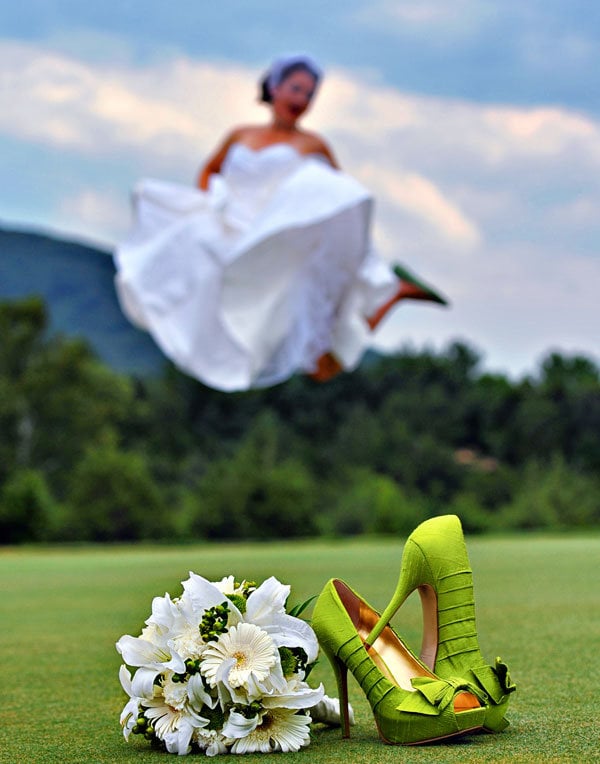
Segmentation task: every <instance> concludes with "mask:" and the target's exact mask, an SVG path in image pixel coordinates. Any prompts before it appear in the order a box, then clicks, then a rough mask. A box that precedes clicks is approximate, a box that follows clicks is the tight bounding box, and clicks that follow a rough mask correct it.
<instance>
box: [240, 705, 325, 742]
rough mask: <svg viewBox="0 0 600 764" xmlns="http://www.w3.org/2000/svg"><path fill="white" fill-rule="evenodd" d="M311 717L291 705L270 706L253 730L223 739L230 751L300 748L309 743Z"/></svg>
mask: <svg viewBox="0 0 600 764" xmlns="http://www.w3.org/2000/svg"><path fill="white" fill-rule="evenodd" d="M310 721H311V719H310V716H307V715H306V714H303V713H297V712H296V711H295V710H293V709H290V708H270V709H268V710H267V711H266V712H265V713H264V714H263V716H262V719H261V722H260V724H258V725H257V726H256V727H255V729H254V730H252V732H250V733H249V734H247V735H245V736H244V737H241V738H237V739H235V740H234V739H232V738H229V739H227V740H226V742H227V744H228V745H231V752H232V753H254V752H260V753H271V752H272V751H283V753H289V752H292V751H299V750H300V748H302V747H303V746H305V745H308V744H309V742H310V727H309V725H310Z"/></svg>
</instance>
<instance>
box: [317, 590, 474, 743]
mask: <svg viewBox="0 0 600 764" xmlns="http://www.w3.org/2000/svg"><path fill="white" fill-rule="evenodd" d="M378 618H379V614H378V613H376V612H375V611H374V610H373V609H372V608H371V607H370V606H369V605H368V604H367V603H366V602H365V601H364V600H363V599H361V598H360V597H359V596H358V594H356V593H355V592H353V591H352V589H350V587H349V586H347V584H345V583H344V582H343V581H340V580H339V579H332V580H331V581H329V582H328V583H327V584H326V585H325V588H324V589H323V591H322V592H321V594H320V596H319V598H318V600H317V603H316V605H315V609H314V612H313V617H312V627H313V629H314V631H315V633H316V635H317V638H318V640H319V644H320V645H321V648H322V649H323V652H324V653H325V654H326V655H327V657H328V658H329V660H330V662H331V665H332V667H333V671H334V673H335V676H336V680H337V685H338V692H339V696H340V711H341V714H342V735H343V737H350V725H349V721H348V685H347V674H348V670H350V671H351V673H352V674H353V675H354V678H355V679H356V680H357V682H358V683H359V684H360V686H361V688H362V690H363V692H364V693H365V695H366V697H367V700H368V701H369V704H370V706H371V709H372V710H373V716H374V717H375V723H376V725H377V729H378V731H379V735H380V737H381V739H382V740H383V741H384V742H385V743H390V744H395V745H416V744H418V743H429V742H433V741H434V740H443V739H445V738H451V737H456V736H458V735H464V734H465V733H467V732H476V731H479V730H480V729H481V728H482V726H483V723H484V720H485V717H486V714H487V708H486V706H485V704H484V701H483V700H482V699H483V697H484V694H483V692H482V691H481V690H480V689H479V687H478V686H477V685H476V684H475V683H471V682H467V681H466V680H464V679H460V678H456V677H452V678H448V679H441V678H440V677H438V676H436V675H435V674H434V673H433V672H431V671H430V670H429V669H428V668H427V667H426V666H425V665H424V664H423V663H422V662H421V661H420V660H419V659H418V658H416V657H415V656H414V655H413V654H412V653H411V652H410V650H409V649H408V648H407V647H406V645H405V644H404V643H403V642H402V640H401V639H400V638H399V637H398V636H397V635H396V634H395V632H394V631H393V630H392V629H391V628H390V627H389V626H386V627H385V628H384V629H382V630H381V633H380V635H379V636H378V637H377V639H375V640H374V641H373V644H372V646H371V647H369V648H368V649H367V647H366V646H365V643H364V639H365V637H366V636H367V634H369V632H370V631H371V630H372V628H373V626H374V625H375V623H376V622H377V620H378Z"/></svg>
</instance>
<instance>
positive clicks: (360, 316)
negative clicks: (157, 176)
mask: <svg viewBox="0 0 600 764" xmlns="http://www.w3.org/2000/svg"><path fill="white" fill-rule="evenodd" d="M321 77H322V75H321V71H320V69H319V67H318V66H317V65H316V64H315V62H314V61H312V59H310V58H309V57H307V56H288V57H285V58H282V59H278V60H276V61H275V62H274V63H273V64H272V66H271V68H270V69H269V71H268V73H267V74H266V76H265V78H264V80H263V81H262V83H261V100H262V101H263V102H264V103H265V104H267V105H268V107H269V109H270V119H269V121H268V122H267V123H266V124H264V125H258V126H256V125H253V126H243V127H238V128H236V129H234V130H232V131H231V132H230V133H229V135H227V137H226V138H225V140H224V141H223V142H222V143H221V145H220V146H219V147H218V148H217V149H216V151H215V152H214V153H213V154H212V156H211V157H210V158H209V159H208V161H207V162H206V164H205V165H204V167H203V169H202V170H201V172H200V174H199V178H198V188H197V189H194V188H188V187H185V186H180V185H175V184H172V183H166V182H163V181H156V180H145V181H142V182H141V183H139V184H138V186H137V187H136V189H135V191H134V194H133V202H134V225H133V230H132V232H131V234H130V235H129V237H128V238H127V239H126V241H124V242H123V243H122V244H121V245H120V246H119V247H118V248H117V250H116V253H115V262H116V266H117V276H116V286H117V292H118V295H119V299H120V302H121V305H122V307H123V310H124V311H125V313H126V315H127V316H128V317H129V319H130V320H131V321H132V322H133V323H135V324H136V325H138V326H140V327H141V328H143V329H145V330H147V331H148V332H150V334H151V335H152V337H153V338H154V340H155V341H156V342H157V344H158V345H159V346H160V347H161V349H162V350H163V352H164V353H165V355H166V356H168V357H169V358H170V359H171V360H172V361H173V362H174V363H175V364H176V365H177V366H178V367H179V368H181V369H182V370H183V371H184V372H186V373H188V374H190V375H192V376H194V377H196V378H197V379H199V380H200V381H201V382H203V383H204V384H206V385H209V386H210V387H213V388H217V389H219V390H224V391H234V390H246V389H249V388H254V387H264V386H268V385H273V384H276V383H278V382H281V381H283V380H285V379H287V378H288V377H290V376H291V375H293V374H294V373H297V372H301V373H305V374H310V375H311V376H313V377H314V378H315V379H318V380H320V381H325V380H326V379H329V378H330V377H332V376H333V375H334V374H336V373H337V372H338V371H340V370H342V369H344V370H351V369H353V368H355V367H356V366H357V365H358V363H359V362H360V359H361V356H362V354H363V352H364V350H365V349H366V347H367V346H368V345H369V342H370V337H369V335H370V332H371V331H372V330H373V329H374V328H375V327H376V326H377V324H378V323H379V321H380V320H381V318H382V317H383V316H384V315H385V314H386V312H387V311H388V310H389V308H390V307H392V305H394V304H395V303H397V302H398V301H400V300H402V299H405V298H414V299H423V300H431V301H434V302H439V303H444V300H443V298H441V297H440V296H439V295H438V294H436V293H435V292H434V291H433V290H432V289H430V288H429V287H427V286H426V285H424V284H422V283H420V282H418V281H417V280H416V279H415V278H414V277H412V276H411V275H410V274H408V273H407V272H406V271H404V270H403V269H401V268H400V267H399V266H396V268H394V269H392V268H390V266H389V265H387V264H385V263H384V262H383V261H382V260H380V259H379V258H378V257H377V256H376V255H375V253H374V252H373V251H372V248H371V244H370V223H371V215H372V205H373V202H372V197H371V195H370V194H369V192H368V191H367V190H366V189H365V188H364V187H363V186H362V185H360V184H359V183H358V182H357V181H356V180H354V179H353V178H351V177H350V176H348V175H346V174H345V173H343V172H342V171H341V170H340V169H339V167H338V164H337V161H336V159H335V157H334V155H333V153H332V151H331V149H330V148H329V146H328V145H327V144H326V143H325V141H324V140H323V139H322V138H321V137H320V136H319V135H317V134H315V133H313V132H309V131H306V130H304V129H302V128H301V127H300V126H299V121H300V119H301V117H302V116H303V115H304V113H305V112H306V111H307V109H308V108H309V107H310V105H311V103H312V101H313V98H314V95H315V91H316V90H317V87H318V85H319V82H320V80H321Z"/></svg>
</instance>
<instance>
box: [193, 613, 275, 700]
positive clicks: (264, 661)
mask: <svg viewBox="0 0 600 764" xmlns="http://www.w3.org/2000/svg"><path fill="white" fill-rule="evenodd" d="M278 663H279V654H278V652H277V647H276V646H275V644H274V642H273V640H272V639H271V637H270V636H269V635H268V634H266V633H265V632H264V631H263V630H262V629H261V628H259V627H258V626H255V625H254V624H252V623H240V624H239V625H238V626H233V627H232V628H231V629H229V631H227V632H225V633H224V634H221V635H220V636H219V638H218V640H217V641H216V642H211V643H210V645H209V646H208V647H207V648H206V650H205V651H204V655H203V656H202V663H201V665H200V671H201V672H202V674H203V676H205V677H206V679H207V680H208V682H209V684H210V685H211V687H215V686H216V685H217V683H218V682H224V683H225V684H226V685H228V687H230V688H232V689H234V690H235V689H236V688H243V689H247V690H248V691H251V692H254V691H255V690H256V686H257V683H260V682H262V681H263V680H265V679H266V678H267V677H268V676H269V674H270V673H271V670H272V669H273V668H274V667H275V666H276V665H277V664H278Z"/></svg>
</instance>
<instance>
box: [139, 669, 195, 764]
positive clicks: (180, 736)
mask: <svg viewBox="0 0 600 764" xmlns="http://www.w3.org/2000/svg"><path fill="white" fill-rule="evenodd" d="M173 684H174V683H172V682H171V685H173ZM165 685H166V693H165V694H164V695H163V696H162V697H158V698H155V699H154V700H145V701H144V715H145V716H146V718H147V719H148V720H149V721H150V722H151V724H152V726H153V727H154V732H155V733H156V736H157V737H158V738H160V740H164V741H165V742H167V740H168V741H170V744H171V745H172V746H175V740H176V741H177V742H176V747H177V749H178V752H179V751H180V750H183V749H186V750H187V747H188V746H189V744H190V739H191V737H192V732H193V731H194V729H195V728H196V727H206V725H207V724H209V720H208V719H205V718H203V717H202V716H200V714H199V713H198V712H196V711H195V710H194V709H193V708H192V707H191V706H190V705H189V704H188V703H186V696H187V690H186V688H185V686H184V685H181V688H180V689H181V690H182V692H181V691H180V689H175V688H174V687H172V686H169V681H166V682H165Z"/></svg>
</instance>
